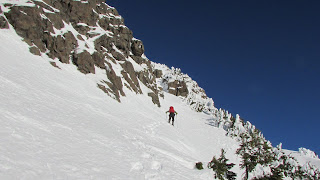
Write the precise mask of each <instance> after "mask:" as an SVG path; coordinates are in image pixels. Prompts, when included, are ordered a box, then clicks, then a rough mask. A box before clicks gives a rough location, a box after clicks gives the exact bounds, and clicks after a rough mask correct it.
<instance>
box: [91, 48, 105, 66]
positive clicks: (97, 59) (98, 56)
mask: <svg viewBox="0 0 320 180" xmlns="http://www.w3.org/2000/svg"><path fill="white" fill-rule="evenodd" d="M104 58H105V57H104V55H103V54H102V53H99V52H94V53H93V54H92V59H93V60H94V64H95V65H97V66H98V67H100V68H101V69H105V68H106V65H105V64H104Z"/></svg>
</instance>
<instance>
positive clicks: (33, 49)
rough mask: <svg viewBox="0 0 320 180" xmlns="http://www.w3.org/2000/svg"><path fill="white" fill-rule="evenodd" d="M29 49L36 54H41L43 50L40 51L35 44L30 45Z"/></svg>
mask: <svg viewBox="0 0 320 180" xmlns="http://www.w3.org/2000/svg"><path fill="white" fill-rule="evenodd" d="M29 51H30V52H31V53H32V54H34V55H37V56H40V55H41V52H40V50H39V48H37V47H35V46H32V47H30V48H29Z"/></svg>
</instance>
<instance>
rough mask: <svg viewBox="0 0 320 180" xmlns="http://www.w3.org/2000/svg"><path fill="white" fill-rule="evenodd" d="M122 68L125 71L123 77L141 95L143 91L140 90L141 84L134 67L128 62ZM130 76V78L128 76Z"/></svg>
mask: <svg viewBox="0 0 320 180" xmlns="http://www.w3.org/2000/svg"><path fill="white" fill-rule="evenodd" d="M121 66H122V68H123V69H124V70H125V71H123V73H122V74H123V76H124V78H125V80H126V81H127V82H128V83H129V84H130V87H131V88H132V89H133V90H134V91H135V92H136V93H139V94H141V93H142V91H141V89H140V84H139V81H138V79H137V76H136V74H135V71H134V68H133V65H132V64H131V62H129V61H126V62H125V63H123V64H122V65H121ZM126 74H129V76H130V78H129V77H128V76H127V75H126Z"/></svg>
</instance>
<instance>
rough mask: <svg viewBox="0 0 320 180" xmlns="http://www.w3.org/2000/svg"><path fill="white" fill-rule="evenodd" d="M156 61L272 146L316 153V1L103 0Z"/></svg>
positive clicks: (319, 102) (319, 146)
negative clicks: (178, 72)
mask: <svg viewBox="0 0 320 180" xmlns="http://www.w3.org/2000/svg"><path fill="white" fill-rule="evenodd" d="M106 2H107V4H109V5H111V6H114V7H115V8H116V9H117V10H118V11H119V13H120V15H122V16H123V17H124V19H125V24H126V25H127V26H128V27H129V28H130V29H131V30H132V31H133V35H134V37H136V38H138V39H141V40H142V41H143V43H144V45H145V54H146V55H147V57H148V58H149V59H150V60H151V61H154V62H158V63H162V64H166V65H168V66H169V67H170V66H174V67H178V68H181V69H182V72H184V73H186V74H188V75H190V76H191V77H192V79H194V80H196V81H197V82H198V84H199V85H200V87H202V88H204V89H205V91H206V93H207V95H208V96H209V97H211V98H213V100H214V101H215V106H216V107H218V108H220V107H221V108H224V109H227V110H229V112H231V113H232V114H234V115H235V114H240V116H241V117H242V118H243V119H245V120H247V121H250V122H251V123H252V124H254V125H256V127H257V128H258V129H260V130H261V131H262V132H263V134H264V135H265V137H266V138H267V139H268V140H270V141H271V142H272V143H273V145H274V146H276V145H277V144H279V143H280V142H282V143H283V147H284V148H286V149H291V150H298V148H299V147H305V148H309V149H311V150H313V151H315V152H317V153H318V154H319V153H320V140H319V138H320V118H319V112H320V11H319V10H320V1H319V0H308V1H302V0H281V1H276V0H272V1H257V0H250V1H239V0H225V1H215V0H213V1H204V0H200V1H191V0H183V1H182V0H154V1H150V0H136V1H121V0H107V1H106Z"/></svg>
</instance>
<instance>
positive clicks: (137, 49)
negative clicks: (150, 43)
mask: <svg viewBox="0 0 320 180" xmlns="http://www.w3.org/2000/svg"><path fill="white" fill-rule="evenodd" d="M131 50H132V53H133V54H134V55H135V56H140V57H141V56H142V54H143V53H144V46H143V43H142V41H140V40H133V41H132V45H131Z"/></svg>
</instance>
